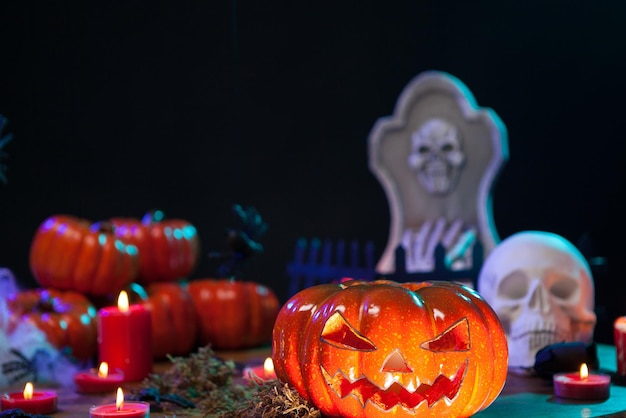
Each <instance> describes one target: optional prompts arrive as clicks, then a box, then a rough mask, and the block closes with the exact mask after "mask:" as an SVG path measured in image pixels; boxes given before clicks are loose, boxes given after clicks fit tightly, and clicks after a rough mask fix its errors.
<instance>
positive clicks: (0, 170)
mask: <svg viewBox="0 0 626 418" xmlns="http://www.w3.org/2000/svg"><path fill="white" fill-rule="evenodd" d="M6 124H7V118H5V117H4V116H2V115H0V181H2V182H3V183H6V182H7V178H6V176H5V174H4V172H5V171H6V165H5V164H4V163H3V162H2V159H3V158H4V157H6V153H5V152H3V151H2V149H3V148H4V147H5V146H6V145H7V144H8V143H9V142H10V141H11V139H13V135H11V134H6V135H4V136H2V132H3V131H4V127H5V126H6Z"/></svg>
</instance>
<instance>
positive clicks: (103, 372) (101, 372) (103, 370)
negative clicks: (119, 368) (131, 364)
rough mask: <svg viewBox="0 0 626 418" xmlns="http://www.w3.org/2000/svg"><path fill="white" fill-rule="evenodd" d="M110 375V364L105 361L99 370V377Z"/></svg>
mask: <svg viewBox="0 0 626 418" xmlns="http://www.w3.org/2000/svg"><path fill="white" fill-rule="evenodd" d="M108 375H109V363H107V362H106V361H103V362H102V363H100V368H98V377H107V376H108Z"/></svg>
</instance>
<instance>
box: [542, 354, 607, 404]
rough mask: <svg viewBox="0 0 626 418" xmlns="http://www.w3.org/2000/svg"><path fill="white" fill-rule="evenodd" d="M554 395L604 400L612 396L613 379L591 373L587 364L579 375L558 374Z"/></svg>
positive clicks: (582, 367)
mask: <svg viewBox="0 0 626 418" xmlns="http://www.w3.org/2000/svg"><path fill="white" fill-rule="evenodd" d="M553 382H554V393H555V395H556V396H558V397H559V398H568V399H579V400H602V399H607V398H608V397H609V394H610V388H611V377H610V376H608V375H605V374H599V373H589V369H588V368H587V365H586V364H584V363H583V364H582V365H581V366H580V372H578V373H558V374H555V375H554V380H553Z"/></svg>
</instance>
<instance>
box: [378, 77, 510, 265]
mask: <svg viewBox="0 0 626 418" xmlns="http://www.w3.org/2000/svg"><path fill="white" fill-rule="evenodd" d="M368 145H369V150H368V153H369V164H370V169H371V171H372V172H373V173H374V175H375V176H376V177H377V178H378V180H379V181H380V183H381V185H382V186H383V189H384V191H385V193H386V195H387V200H388V203H389V207H390V212H391V213H390V215H391V225H390V230H389V238H388V241H387V246H386V248H385V250H384V251H383V254H382V256H381V258H380V260H379V261H378V263H377V266H376V271H377V272H378V273H381V274H386V273H393V272H394V271H395V268H396V264H397V263H398V261H399V260H395V253H396V249H397V248H398V247H399V246H402V247H403V248H404V253H405V257H406V260H402V261H403V262H404V263H405V268H406V272H408V273H412V272H425V271H432V270H433V269H434V267H435V260H434V254H435V249H436V247H437V245H438V244H441V245H442V246H443V247H444V250H445V260H444V261H445V264H446V266H447V267H448V268H452V269H458V270H460V269H466V268H468V267H471V266H469V265H468V264H471V263H472V249H473V248H474V246H475V244H476V242H480V243H481V245H482V248H483V255H484V256H486V255H487V254H489V252H490V251H491V249H492V248H494V247H495V245H496V244H497V243H498V242H499V238H498V235H497V232H496V229H495V225H494V221H493V214H492V211H491V201H492V199H491V192H492V188H493V185H494V183H495V179H496V176H497V174H498V172H499V171H500V169H501V167H502V166H503V164H504V162H505V161H506V160H507V158H508V142H507V133H506V128H505V126H504V124H503V123H502V122H501V120H500V118H499V117H498V116H497V115H496V113H495V112H494V111H493V110H491V109H489V108H483V107H479V106H478V104H477V103H476V101H475V99H474V97H473V95H472V93H471V92H470V91H469V89H468V88H467V87H466V86H465V85H464V84H463V83H462V82H461V81H460V80H458V79H457V78H455V77H454V76H452V75H450V74H447V73H444V72H441V71H426V72H423V73H421V74H419V75H418V76H416V77H415V78H414V79H413V80H411V82H410V83H409V84H408V85H407V86H406V87H405V89H404V90H403V92H402V94H401V95H400V97H399V98H398V101H397V103H396V108H395V109H394V112H393V115H392V116H389V117H383V118H379V119H378V120H377V121H376V124H375V125H374V127H373V128H372V131H371V132H370V136H369V138H368ZM481 261H482V260H481ZM475 267H476V269H478V267H480V266H475Z"/></svg>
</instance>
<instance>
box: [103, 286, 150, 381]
mask: <svg viewBox="0 0 626 418" xmlns="http://www.w3.org/2000/svg"><path fill="white" fill-rule="evenodd" d="M98 354H99V359H100V362H103V361H104V362H107V363H108V364H109V367H110V368H111V369H119V370H121V371H122V372H123V374H124V381H126V382H137V381H140V380H143V379H144V378H145V377H147V376H148V374H150V373H151V372H152V319H151V316H150V311H148V310H147V309H146V308H145V307H144V306H142V305H130V306H129V305H128V295H127V294H126V292H124V291H122V292H121V293H120V297H119V299H118V306H117V307H113V306H112V307H107V308H102V309H100V310H99V311H98Z"/></svg>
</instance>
